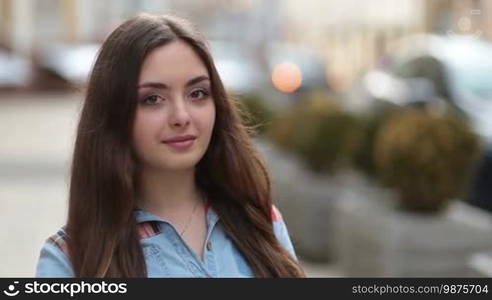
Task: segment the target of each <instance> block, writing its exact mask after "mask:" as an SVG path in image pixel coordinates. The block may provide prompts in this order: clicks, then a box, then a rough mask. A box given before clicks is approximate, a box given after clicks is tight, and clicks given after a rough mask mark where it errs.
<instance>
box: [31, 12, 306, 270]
mask: <svg viewBox="0 0 492 300" xmlns="http://www.w3.org/2000/svg"><path fill="white" fill-rule="evenodd" d="M71 172H72V174H71V182H70V195H69V212H68V221H67V224H66V226H64V227H63V228H62V229H61V230H60V231H59V232H58V233H57V234H55V235H53V236H52V237H50V238H49V239H48V240H47V241H46V243H45V244H44V245H43V248H42V249H41V253H40V257H39V261H38V264H37V270H36V276H38V277H253V276H256V277H304V272H303V270H302V268H301V267H300V266H299V264H298V262H297V258H296V255H295V252H294V248H293V246H292V243H291V241H290V239H289V235H288V232H287V228H286V226H285V223H284V222H283V220H282V218H281V214H280V213H279V211H278V210H277V209H276V208H275V207H274V206H273V205H272V203H271V195H270V181H269V177H268V174H267V171H266V168H265V164H264V162H263V161H262V160H261V158H260V156H259V154H258V153H257V151H256V150H255V147H254V145H253V143H252V140H251V139H250V135H249V132H248V130H247V128H246V127H245V126H244V125H243V124H242V123H241V118H240V115H239V112H238V109H237V107H236V104H235V102H234V101H232V100H231V99H230V98H228V96H227V94H226V92H225V90H224V87H223V85H222V82H221V80H220V78H219V75H218V73H217V70H216V69H215V66H214V63H213V60H212V57H211V56H210V53H209V50H208V49H207V46H206V44H205V42H204V39H203V38H202V37H201V36H200V35H199V33H198V32H197V31H196V30H195V29H194V28H193V26H191V25H190V24H189V23H188V22H187V21H185V20H182V19H179V18H176V17H172V16H153V15H140V16H138V17H135V18H133V19H130V20H128V21H126V22H125V23H123V24H122V25H120V26H119V27H118V28H117V29H116V30H115V31H114V32H113V33H112V34H111V35H110V36H109V37H108V38H107V40H106V41H105V42H104V44H103V46H102V49H101V51H100V53H99V55H98V58H97V60H96V63H95V65H94V69H93V71H92V74H91V77H90V80H89V86H88V91H87V96H86V99H85V103H84V107H83V110H82V114H81V118H80V123H79V126H78V131H77V138H76V143H75V150H74V156H73V164H72V170H71Z"/></svg>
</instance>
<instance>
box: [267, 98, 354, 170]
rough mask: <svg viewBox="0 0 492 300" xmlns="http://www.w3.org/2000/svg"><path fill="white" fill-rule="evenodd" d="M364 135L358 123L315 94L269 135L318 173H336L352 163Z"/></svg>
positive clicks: (275, 125)
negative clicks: (340, 168) (361, 136)
mask: <svg viewBox="0 0 492 300" xmlns="http://www.w3.org/2000/svg"><path fill="white" fill-rule="evenodd" d="M360 135H361V130H360V122H359V121H358V119H357V118H356V117H354V116H352V115H350V114H349V113H346V112H344V111H343V110H342V109H341V108H340V107H339V106H338V105H337V104H336V102H334V101H333V100H330V99H329V98H328V97H326V96H323V95H322V94H312V95H311V96H310V97H308V98H307V99H304V100H302V101H301V102H300V103H299V104H298V105H297V106H295V107H294V108H293V110H291V111H288V112H286V113H284V114H283V115H281V116H279V118H278V119H276V120H275V121H274V123H273V126H272V128H271V130H270V131H269V137H270V138H271V139H272V140H273V142H274V143H275V144H277V145H278V146H280V147H282V148H284V149H286V150H288V151H291V152H292V153H295V154H296V155H298V156H299V157H300V158H301V159H302V160H303V161H304V162H305V163H306V165H307V166H308V167H309V168H310V169H311V170H312V171H314V172H317V173H323V172H327V173H332V172H334V171H335V170H336V169H337V168H338V167H340V166H343V165H344V164H346V163H349V162H350V161H351V157H352V155H353V153H354V152H355V149H356V145H357V142H358V140H359V138H360Z"/></svg>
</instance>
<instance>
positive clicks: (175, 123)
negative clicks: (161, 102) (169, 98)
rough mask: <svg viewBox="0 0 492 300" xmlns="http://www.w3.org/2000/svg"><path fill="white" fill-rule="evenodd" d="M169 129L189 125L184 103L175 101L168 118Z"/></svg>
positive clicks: (188, 116) (188, 115)
mask: <svg viewBox="0 0 492 300" xmlns="http://www.w3.org/2000/svg"><path fill="white" fill-rule="evenodd" d="M169 122H170V125H171V127H185V126H187V125H188V124H189V123H190V114H189V112H188V108H187V107H186V104H185V103H184V101H176V102H175V103H174V105H173V109H172V111H171V115H170V117H169Z"/></svg>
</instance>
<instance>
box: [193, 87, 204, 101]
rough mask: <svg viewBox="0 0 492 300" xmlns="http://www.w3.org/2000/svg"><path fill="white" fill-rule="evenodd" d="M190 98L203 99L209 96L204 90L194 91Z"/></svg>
mask: <svg viewBox="0 0 492 300" xmlns="http://www.w3.org/2000/svg"><path fill="white" fill-rule="evenodd" d="M190 96H191V98H193V99H198V100H200V99H205V98H207V97H208V96H209V92H208V91H207V90H205V89H196V90H193V91H192V92H191V93H190Z"/></svg>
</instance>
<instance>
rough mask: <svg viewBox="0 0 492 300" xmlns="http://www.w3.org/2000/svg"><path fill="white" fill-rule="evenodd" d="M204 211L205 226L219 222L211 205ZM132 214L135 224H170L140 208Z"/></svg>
mask: <svg viewBox="0 0 492 300" xmlns="http://www.w3.org/2000/svg"><path fill="white" fill-rule="evenodd" d="M205 209H206V215H207V224H209V226H213V225H214V224H215V223H216V222H217V221H218V220H219V216H218V215H217V213H216V212H215V210H214V209H213V208H212V206H211V205H208V204H207V206H206V207H205ZM133 213H134V216H135V219H136V220H137V223H143V222H150V221H157V222H164V223H168V224H171V222H169V221H168V220H166V219H165V218H162V217H159V216H156V215H154V214H152V213H150V212H149V211H147V210H145V209H143V208H140V207H138V208H135V209H134V210H133Z"/></svg>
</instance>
